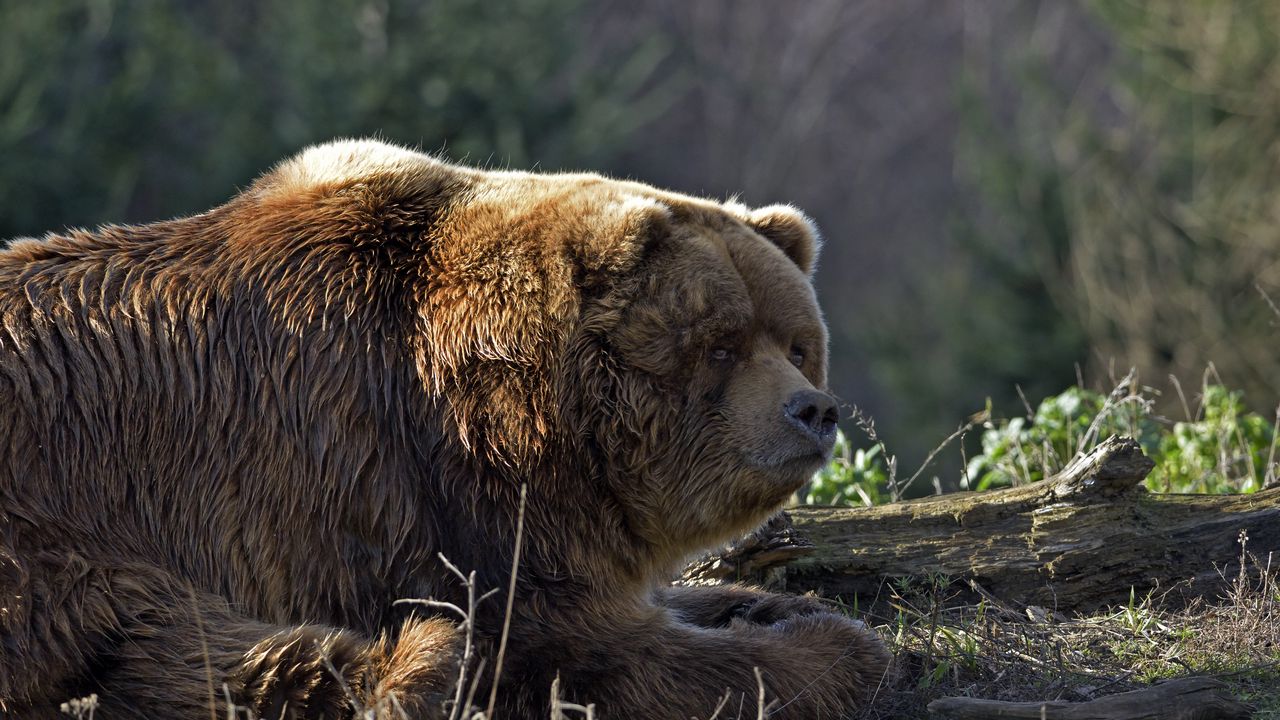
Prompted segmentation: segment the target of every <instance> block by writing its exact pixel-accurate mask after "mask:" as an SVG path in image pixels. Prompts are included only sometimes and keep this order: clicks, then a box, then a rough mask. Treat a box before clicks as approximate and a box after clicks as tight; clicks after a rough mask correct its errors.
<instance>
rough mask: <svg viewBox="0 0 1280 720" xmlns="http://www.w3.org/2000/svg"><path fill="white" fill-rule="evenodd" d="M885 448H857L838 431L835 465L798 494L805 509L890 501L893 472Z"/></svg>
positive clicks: (815, 475) (828, 467) (877, 446)
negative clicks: (891, 475) (884, 455)
mask: <svg viewBox="0 0 1280 720" xmlns="http://www.w3.org/2000/svg"><path fill="white" fill-rule="evenodd" d="M883 449H884V446H883V445H880V444H876V445H873V446H872V447H870V448H856V449H855V448H853V447H852V446H851V445H850V443H849V438H848V436H846V435H845V434H844V433H843V432H840V431H836V448H835V452H834V454H833V456H832V458H831V462H829V463H827V465H826V466H825V467H823V468H822V469H821V470H819V471H818V472H817V473H816V474H814V476H813V479H812V480H810V481H809V484H808V485H807V486H806V487H805V488H804V489H802V490H801V491H800V492H799V493H797V498H796V500H797V501H798V502H799V503H800V504H802V505H879V504H881V503H884V502H886V501H887V500H888V490H887V488H888V484H889V472H888V470H887V468H886V466H885V462H884V457H883Z"/></svg>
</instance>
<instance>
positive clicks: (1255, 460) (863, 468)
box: [796, 375, 1280, 505]
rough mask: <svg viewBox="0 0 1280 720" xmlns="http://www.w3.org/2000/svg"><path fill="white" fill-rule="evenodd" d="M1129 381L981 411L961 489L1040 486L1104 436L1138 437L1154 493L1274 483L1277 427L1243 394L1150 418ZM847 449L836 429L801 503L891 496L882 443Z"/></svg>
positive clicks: (1205, 394) (1221, 395) (1222, 390)
mask: <svg viewBox="0 0 1280 720" xmlns="http://www.w3.org/2000/svg"><path fill="white" fill-rule="evenodd" d="M1150 394H1151V393H1150V391H1149V389H1147V388H1142V387H1139V386H1138V385H1137V383H1136V380H1135V378H1134V376H1132V375H1131V376H1130V377H1128V378H1126V379H1125V380H1124V381H1123V382H1121V383H1120V385H1119V387H1117V388H1116V390H1115V391H1113V392H1112V393H1111V394H1110V395H1103V394H1101V393H1098V392H1094V391H1092V390H1087V389H1084V388H1080V387H1072V388H1068V389H1067V390H1066V391H1065V392H1062V393H1059V394H1057V395H1052V396H1050V397H1047V398H1045V399H1044V400H1043V401H1041V403H1040V405H1039V406H1038V407H1037V408H1036V409H1035V411H1034V412H1030V411H1029V412H1028V413H1027V415H1026V416H1022V417H1014V418H993V417H991V405H990V403H988V405H987V408H986V410H985V411H984V412H983V413H981V414H980V415H981V417H983V418H985V420H984V421H983V423H982V427H983V432H982V453H981V454H979V455H976V456H974V457H972V458H969V460H968V463H967V466H966V468H965V474H964V478H963V480H962V486H963V488H964V489H971V490H990V489H994V488H999V487H1008V486H1012V485H1022V484H1026V483H1031V482H1035V481H1037V480H1042V479H1044V478H1045V477H1047V476H1048V475H1052V474H1053V473H1055V472H1057V471H1059V470H1061V469H1062V468H1063V467H1064V466H1065V465H1066V464H1067V463H1068V462H1070V461H1071V459H1072V458H1073V457H1075V456H1076V455H1077V454H1079V453H1081V452H1087V451H1088V450H1090V449H1091V448H1092V447H1093V446H1094V445H1096V444H1097V443H1098V442H1099V441H1101V440H1103V439H1105V438H1107V437H1109V436H1111V435H1126V436H1129V437H1132V438H1134V439H1136V440H1137V441H1138V442H1139V444H1141V445H1142V449H1143V451H1144V452H1145V453H1146V454H1147V456H1148V457H1150V458H1151V459H1152V460H1153V461H1154V462H1155V468H1154V469H1153V470H1152V471H1151V474H1150V475H1149V476H1148V478H1147V481H1146V486H1147V488H1148V489H1149V490H1152V491H1153V492H1174V493H1190V492H1197V493H1250V492H1255V491H1257V490H1260V489H1261V488H1263V487H1266V486H1269V485H1273V484H1275V483H1276V481H1277V472H1278V471H1280V462H1278V461H1280V455H1278V454H1277V441H1278V440H1280V435H1278V434H1277V428H1276V423H1274V422H1272V421H1270V420H1268V419H1267V418H1266V417H1263V416H1262V415H1260V414H1258V413H1255V412H1251V411H1249V410H1247V409H1246V407H1245V405H1244V401H1243V393H1242V392H1240V391H1238V390H1230V389H1228V388H1226V387H1223V386H1222V385H1220V384H1213V383H1206V384H1205V385H1204V386H1203V388H1202V391H1201V396H1200V402H1199V405H1198V406H1197V407H1196V410H1195V412H1194V413H1193V412H1192V410H1191V408H1190V407H1187V409H1186V413H1187V418H1188V419H1187V420H1185V421H1181V422H1170V421H1168V420H1166V419H1164V418H1162V417H1160V416H1159V415H1157V414H1156V412H1155V410H1154V407H1155V404H1154V402H1153V400H1152V398H1151V397H1150ZM873 440H874V444H873V445H872V446H871V447H869V448H854V447H852V446H851V444H850V442H849V439H848V437H847V436H845V435H844V434H843V433H841V434H839V435H838V436H837V439H836V450H835V455H834V457H833V459H832V460H831V462H830V463H828V464H827V466H826V467H824V468H822V469H821V470H820V471H818V473H817V474H815V475H814V477H813V480H812V481H811V482H810V483H809V485H808V486H807V487H806V489H804V490H802V491H801V492H800V493H798V494H797V497H796V500H797V502H798V503H801V504H806V505H841V504H849V505H878V504H881V503H884V502H888V501H890V500H892V493H891V492H890V488H891V486H892V485H893V479H892V477H893V472H892V470H891V465H890V463H889V462H888V461H887V460H886V451H885V449H884V445H883V444H882V443H881V442H880V441H879V440H878V439H876V438H874V437H873Z"/></svg>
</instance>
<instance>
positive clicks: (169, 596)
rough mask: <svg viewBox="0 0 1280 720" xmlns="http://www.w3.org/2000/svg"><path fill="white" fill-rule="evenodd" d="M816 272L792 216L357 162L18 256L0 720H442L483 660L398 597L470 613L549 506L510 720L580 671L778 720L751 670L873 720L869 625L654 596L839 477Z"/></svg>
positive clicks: (1, 312)
mask: <svg viewBox="0 0 1280 720" xmlns="http://www.w3.org/2000/svg"><path fill="white" fill-rule="evenodd" d="M816 243H817V239H816V235H815V233H814V231H813V229H812V226H811V224H810V223H809V221H808V220H807V219H806V218H804V216H803V215H801V214H800V213H798V212H797V211H795V210H794V209H791V208H788V207H785V206H772V207H769V208H764V209H762V210H758V211H751V210H748V209H746V208H743V207H741V206H738V205H735V204H718V203H714V202H710V201H705V200H699V199H695V198H690V197H686V196H681V195H676V194H672V193H666V192H662V191H658V190H655V189H653V188H650V187H648V186H645V185H641V184H637V183H628V182H620V181H615V180H609V179H605V178H601V177H598V176H594V175H535V174H526V173H517V172H486V171H477V170H471V169H467V168H462V167H457V166H452V165H448V164H446V163H442V162H440V161H438V160H435V159H433V158H430V157H428V156H425V155H420V154H417V153H412V152H409V151H406V150H401V149H399V148H395V147H390V146H387V145H383V144H380V143H375V142H359V141H348V142H337V143H332V144H329V145H325V146H320V147H317V148H312V149H311V150H308V151H306V152H305V153H303V154H301V155H300V156H298V157H296V158H294V159H292V160H289V161H286V162H285V163H282V164H281V165H280V166H278V167H277V168H275V169H274V170H273V171H272V172H270V173H269V174H267V175H265V176H264V177H262V178H261V179H259V180H258V181H257V182H255V183H254V184H253V185H252V186H251V187H250V188H249V189H248V190H246V191H244V192H243V193H241V194H240V195H238V196H236V197H235V198H234V199H232V200H231V201H230V202H228V203H227V204H225V205H223V206H221V207H218V208H216V209H214V210H211V211H209V212H207V213H204V214H201V215H197V216H194V217H189V218H183V219H178V220H173V221H169V222H162V223H155V224H152V225H144V226H137V227H105V228H101V229H99V230H97V231H93V232H87V231H76V232H71V233H67V234H64V235H49V236H47V237H45V238H43V239H40V240H19V241H16V242H15V243H14V244H13V245H12V246H11V247H9V248H8V249H7V250H2V251H0V714H4V715H7V716H13V717H24V718H29V717H36V718H44V717H55V716H57V708H58V706H59V704H60V703H62V702H64V701H66V700H68V699H71V698H73V697H79V696H83V695H88V694H90V693H97V695H98V696H99V703H100V705H99V709H98V711H97V714H96V716H95V717H98V718H117V717H155V718H160V717H164V718H208V717H210V712H211V709H212V711H213V712H215V713H217V717H225V716H226V699H227V698H230V699H231V701H232V702H233V703H234V704H236V705H237V706H239V707H241V708H247V709H248V710H250V711H251V712H252V713H254V714H256V715H260V716H265V717H278V716H284V717H349V716H351V715H352V714H353V713H354V712H356V710H357V709H360V708H371V709H374V710H376V711H378V712H382V713H383V715H384V716H386V717H400V715H399V712H400V708H403V709H404V711H405V712H406V713H407V714H408V716H409V717H436V716H437V714H438V713H439V712H440V711H441V707H442V702H443V701H444V699H445V698H446V697H449V696H451V694H452V690H453V683H454V681H455V679H456V677H457V672H458V665H459V658H460V655H461V648H462V636H461V634H460V630H459V628H458V626H457V625H456V623H455V621H454V620H455V619H454V618H451V617H449V616H447V615H440V616H436V615H432V614H430V613H426V614H424V611H423V609H422V606H421V605H412V604H398V605H397V604H395V601H396V600H397V599H401V598H427V597H432V598H437V599H441V600H447V601H452V602H455V603H463V602H464V599H465V589H464V588H463V586H462V584H461V583H459V582H458V581H457V580H456V579H455V578H454V576H453V575H452V574H451V573H450V572H448V571H447V570H446V569H445V567H444V566H443V565H442V563H441V561H440V560H439V555H440V554H443V556H445V557H447V558H448V559H449V560H451V561H452V562H453V563H454V564H456V565H457V566H458V567H460V568H462V569H463V570H466V571H470V570H475V571H476V574H477V585H478V586H479V589H480V590H481V591H482V592H483V591H485V590H488V589H491V588H505V587H506V585H507V582H508V578H509V576H510V567H511V562H512V554H513V550H514V547H515V534H516V526H517V515H518V507H519V497H520V491H521V486H522V485H525V486H527V492H528V503H527V510H526V513H525V518H524V528H525V532H524V537H523V546H522V547H523V554H522V558H521V563H520V568H519V572H518V574H517V578H518V582H517V586H516V587H517V590H516V596H515V602H514V608H515V610H514V613H513V615H512V617H511V630H510V632H511V639H510V643H509V647H508V649H507V654H506V660H505V663H504V666H503V668H502V674H501V678H502V680H501V686H500V688H499V693H498V707H499V714H498V717H501V718H540V717H545V716H546V712H547V710H546V709H547V707H548V703H549V695H548V693H549V689H550V686H551V683H552V681H553V679H555V677H556V676H557V675H558V676H559V678H560V681H561V682H560V687H561V695H562V698H563V699H565V700H570V701H575V702H581V703H587V702H590V703H595V704H596V706H597V710H598V714H599V716H600V717H603V718H689V717H699V718H706V717H709V716H710V715H712V713H713V711H714V709H715V708H716V707H717V705H718V703H720V702H721V699H722V698H723V697H725V696H726V694H727V695H728V698H729V700H728V702H727V704H726V705H725V707H724V708H723V709H722V710H721V712H720V715H719V717H721V718H726V717H738V716H739V715H741V716H742V717H754V716H755V703H756V695H757V680H756V675H755V672H754V668H759V669H760V671H761V675H762V677H763V681H764V686H765V691H766V696H767V698H768V699H769V700H770V701H771V702H773V703H774V707H775V709H776V711H775V713H774V714H773V715H772V716H771V717H776V718H839V717H844V716H846V715H848V714H850V713H851V712H853V711H855V709H857V708H858V707H860V706H861V705H863V704H865V702H866V701H867V699H868V698H869V697H870V696H871V694H872V693H873V691H874V688H875V687H876V685H877V683H878V682H879V680H880V676H881V674H882V672H883V669H884V667H885V662H886V659H885V653H884V650H883V649H882V647H881V645H880V644H879V643H878V641H877V640H876V639H875V638H874V636H873V635H872V634H871V633H869V632H867V631H866V630H865V629H863V628H862V627H861V625H859V624H858V623H855V622H853V621H851V620H849V619H847V618H845V617H843V616H840V615H837V614H834V613H831V612H828V611H827V610H825V609H823V607H822V606H820V605H818V604H816V603H814V602H811V601H809V600H805V599H801V598H789V597H783V596H776V595H769V594H764V593H760V592H757V591H754V590H750V589H746V588H741V587H726V588H715V589H678V588H669V587H666V585H665V582H666V580H667V579H668V578H670V577H671V576H672V575H673V573H674V571H675V570H676V569H677V568H678V567H679V565H680V563H681V562H682V561H683V560H684V559H686V558H687V557H688V556H689V555H690V554H691V553H693V552H695V551H697V550H699V549H701V548H704V547H706V546H708V545H710V544H713V543H716V542H720V541H723V540H724V539H726V538H729V537H731V536H734V535H735V534H737V533H741V532H743V531H745V530H747V529H749V528H751V527H752V526H753V525H755V524H758V523H759V522H760V521H761V520H762V519H764V518H765V517H767V516H768V515H769V514H770V513H772V512H773V511H775V510H776V509H777V508H778V507H779V506H780V504H781V503H782V502H783V501H784V500H785V499H786V498H787V497H788V496H789V495H790V493H791V492H792V491H793V490H794V489H795V488H796V487H797V486H798V485H799V484H800V483H801V482H803V481H804V480H805V478H806V477H807V476H808V475H809V474H810V473H812V472H813V471H814V469H815V468H816V467H818V466H819V465H820V464H821V462H822V461H823V453H824V452H825V451H826V450H827V449H828V448H829V444H826V445H824V442H825V441H817V442H815V441H814V439H813V438H811V437H807V436H806V435H805V434H804V433H803V432H800V431H797V430H796V427H795V424H794V422H791V421H789V420H788V419H787V418H785V417H784V409H785V406H786V403H787V402H788V399H789V398H792V397H794V396H796V393H801V394H803V393H810V394H813V393H816V392H817V390H815V388H816V389H821V388H822V387H823V386H824V384H825V381H826V378H825V373H826V339H827V338H826V330H825V327H824V325H823V322H822V320H821V317H820V315H819V312H818V308H817V305H816V302H815V299H814V294H813V290H812V286H811V284H810V281H809V275H810V273H811V271H812V268H813V262H814V258H815V253H816ZM817 396H821V394H820V393H819V394H818V395H815V397H817ZM806 397H807V396H806ZM827 429H828V430H829V428H827ZM502 595H503V593H498V594H497V595H496V596H495V597H491V598H489V599H487V600H485V601H484V602H482V603H481V604H480V606H479V610H478V613H477V617H476V622H475V628H476V641H477V643H478V645H477V652H478V655H479V656H481V657H484V658H485V660H486V665H485V667H484V668H483V670H482V671H481V674H480V677H481V682H480V692H479V694H478V697H480V698H485V697H487V692H486V690H485V687H486V684H487V683H489V682H491V678H492V677H493V673H492V668H493V662H494V659H495V655H496V646H497V640H498V636H499V634H500V632H501V627H502V622H503V615H504V613H503V606H504V602H503V597H502ZM415 613H416V614H415ZM473 670H474V668H473Z"/></svg>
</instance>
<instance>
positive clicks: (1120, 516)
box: [682, 438, 1280, 612]
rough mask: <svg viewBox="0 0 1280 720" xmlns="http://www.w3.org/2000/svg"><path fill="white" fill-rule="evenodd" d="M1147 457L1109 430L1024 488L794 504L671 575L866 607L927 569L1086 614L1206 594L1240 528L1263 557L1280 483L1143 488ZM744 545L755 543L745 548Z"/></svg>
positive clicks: (1230, 558) (1231, 562) (1276, 540)
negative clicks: (1165, 596)
mask: <svg viewBox="0 0 1280 720" xmlns="http://www.w3.org/2000/svg"><path fill="white" fill-rule="evenodd" d="M1151 468H1152V462H1151V460H1150V459H1148V458H1147V457H1146V456H1144V455H1143V454H1142V450H1141V448H1140V447H1139V446H1138V444H1137V443H1136V442H1134V441H1133V440H1130V439H1128V438H1110V439H1108V440H1106V441H1105V442H1103V443H1102V444H1101V445H1099V446H1098V447H1097V448H1096V449H1095V450H1094V451H1093V452H1091V453H1089V454H1088V455H1085V456H1082V457H1080V458H1078V459H1077V460H1076V461H1075V462H1073V463H1071V464H1070V465H1069V466H1068V467H1067V468H1066V469H1065V470H1064V471H1063V472H1061V473H1059V474H1058V475H1056V476H1054V477H1051V478H1048V479H1046V480H1043V481H1041V482H1038V483H1034V484H1031V485H1025V486H1022V487H1015V488H1009V489H1005V490H996V491H990V492H984V493H955V494H950V495H941V496H935V497H929V498H924V499H920V500H914V501H909V502H902V503H895V504H891V505H885V506H880V507H870V508H829V507H799V508H793V509H792V510H790V513H789V514H790V520H791V525H792V526H793V527H792V526H788V524H787V523H785V522H782V521H777V522H775V523H773V524H772V525H771V526H766V527H765V528H762V530H761V531H758V532H757V533H755V534H754V535H752V536H749V537H748V538H746V539H745V540H744V541H740V542H739V543H735V544H734V545H733V546H731V547H730V548H728V549H727V550H726V551H724V552H721V553H717V554H714V555H712V556H709V557H705V558H702V559H701V560H699V561H697V562H695V563H693V564H692V565H690V566H689V568H688V569H687V570H686V572H685V575H684V577H683V578H682V581H683V582H686V583H691V584H705V583H715V582H722V581H727V580H745V581H749V582H757V583H764V584H766V585H769V586H772V587H775V588H785V589H787V590H788V591H793V592H796V591H801V592H802V591H806V590H817V591H819V592H821V593H822V594H823V595H827V596H831V597H835V596H839V597H843V598H844V599H846V600H848V601H852V599H853V597H854V596H855V595H857V596H858V597H859V600H860V602H862V603H864V604H866V603H868V602H870V601H872V600H873V598H875V597H876V596H877V595H878V594H879V593H880V592H881V591H882V589H883V587H884V584H885V582H886V580H893V579H896V578H902V577H913V576H923V575H928V574H934V573H939V574H943V575H946V576H949V577H951V578H953V579H958V580H969V581H974V582H976V583H977V584H978V585H979V586H981V587H982V588H985V589H986V590H987V591H989V592H990V593H991V594H992V595H993V596H995V597H997V598H1000V599H1002V600H1004V601H1006V602H1012V603H1021V604H1023V605H1038V606H1042V607H1046V608H1049V609H1051V610H1058V611H1060V612H1066V611H1072V610H1091V609H1096V608H1098V607H1101V606H1104V605H1109V604H1117V603H1123V602H1126V601H1127V600H1128V599H1129V593H1130V589H1131V588H1132V589H1133V590H1134V591H1136V592H1137V593H1138V595H1139V597H1141V596H1142V595H1143V594H1145V593H1146V592H1147V591H1149V590H1152V589H1166V590H1167V589H1174V588H1177V589H1176V592H1177V593H1178V594H1180V595H1183V596H1186V595H1188V594H1191V595H1195V594H1199V595H1206V594H1213V593H1215V592H1217V591H1219V590H1220V589H1221V588H1222V587H1223V586H1225V585H1226V584H1227V582H1228V580H1229V579H1232V578H1234V573H1235V572H1237V570H1238V568H1239V559H1240V552H1241V547H1240V536H1241V533H1246V534H1247V536H1248V550H1249V551H1250V552H1251V553H1254V554H1256V555H1258V556H1259V557H1261V558H1262V559H1263V562H1265V559H1266V557H1267V554H1268V553H1270V552H1273V551H1277V550H1280V488H1272V489H1267V490H1263V491H1260V492H1257V493H1254V494H1251V495H1174V494H1161V493H1149V492H1147V491H1146V490H1145V489H1144V488H1143V487H1142V485H1141V482H1142V480H1143V478H1145V477H1146V475H1147V473H1149V472H1150V471H1151ZM753 548H755V549H757V551H753V550H752V549H753Z"/></svg>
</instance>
